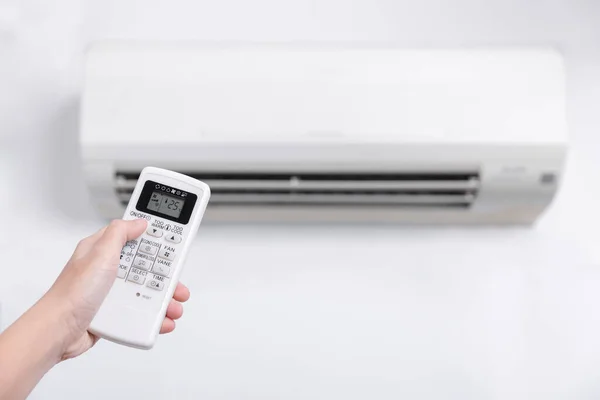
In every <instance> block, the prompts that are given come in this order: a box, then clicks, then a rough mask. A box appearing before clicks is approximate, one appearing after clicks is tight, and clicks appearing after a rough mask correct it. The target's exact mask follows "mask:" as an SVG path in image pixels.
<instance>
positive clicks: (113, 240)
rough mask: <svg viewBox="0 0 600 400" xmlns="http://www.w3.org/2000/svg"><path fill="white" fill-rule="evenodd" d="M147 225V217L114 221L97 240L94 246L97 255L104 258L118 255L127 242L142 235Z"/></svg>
mask: <svg viewBox="0 0 600 400" xmlns="http://www.w3.org/2000/svg"><path fill="white" fill-rule="evenodd" d="M147 225H148V222H147V221H146V220H145V219H135V220H131V221H126V220H114V221H112V222H111V223H110V224H109V225H108V226H107V227H106V230H105V231H104V234H103V235H102V236H101V237H100V238H99V239H98V240H97V241H96V244H95V246H94V250H95V252H96V255H97V256H98V257H99V258H101V259H104V260H106V259H107V258H113V257H117V256H118V255H119V253H120V252H121V249H122V248H123V246H124V245H125V243H127V241H129V240H132V239H135V238H137V237H138V236H140V235H141V234H142V233H143V232H144V230H145V229H146V226H147Z"/></svg>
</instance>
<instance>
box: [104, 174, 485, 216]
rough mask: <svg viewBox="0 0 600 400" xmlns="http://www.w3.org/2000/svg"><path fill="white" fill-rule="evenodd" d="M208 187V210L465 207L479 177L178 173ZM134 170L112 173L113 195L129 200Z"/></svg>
mask: <svg viewBox="0 0 600 400" xmlns="http://www.w3.org/2000/svg"><path fill="white" fill-rule="evenodd" d="M179 172H181V173H183V174H186V175H189V176H191V177H193V178H196V179H199V180H201V181H203V182H205V183H206V184H208V185H209V186H210V188H211V192H212V196H211V201H210V204H209V207H215V206H226V205H247V206H250V205H269V206H285V205H305V206H310V205H318V206H324V205H331V206H336V205H337V206H342V205H346V206H374V205H377V206H382V207H383V206H389V207H453V208H467V207H469V206H471V205H472V204H473V201H474V200H475V198H476V197H477V194H478V191H479V184H480V180H479V173H478V172H436V173H432V172H423V173H418V172H416V173H415V172H410V173H408V172H406V173H325V172H324V173H314V172H310V173H302V172H298V173H272V172H268V173H260V172H247V173H246V172H244V173H239V172H238V173H228V172H196V171H179ZM138 177H139V171H117V172H116V174H115V190H116V193H117V195H118V196H119V199H120V201H121V202H122V203H123V205H126V204H127V203H128V201H129V198H130V196H131V193H132V191H133V188H134V187H135V184H136V182H137V179H138Z"/></svg>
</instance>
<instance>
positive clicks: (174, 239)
mask: <svg viewBox="0 0 600 400" xmlns="http://www.w3.org/2000/svg"><path fill="white" fill-rule="evenodd" d="M166 239H167V241H169V242H172V243H175V244H177V243H181V236H179V235H173V234H170V235H167V236H166Z"/></svg>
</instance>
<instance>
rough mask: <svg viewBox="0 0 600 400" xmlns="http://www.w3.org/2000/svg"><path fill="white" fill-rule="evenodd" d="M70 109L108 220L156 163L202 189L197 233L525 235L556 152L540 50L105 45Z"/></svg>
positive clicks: (559, 107) (554, 91) (557, 104)
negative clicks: (479, 230)
mask: <svg viewBox="0 0 600 400" xmlns="http://www.w3.org/2000/svg"><path fill="white" fill-rule="evenodd" d="M81 111H82V116H81V118H82V119H81V145H82V155H83V161H84V168H85V176H86V179H87V183H88V184H89V187H90V188H91V195H92V198H93V200H94V201H95V204H96V205H97V208H98V210H99V211H100V212H101V213H102V215H104V216H105V217H107V218H118V217H120V216H121V215H122V212H123V209H124V206H125V204H126V203H127V201H128V199H129V196H130V193H131V191H132V190H133V187H134V185H135V183H136V179H137V178H138V175H139V173H140V171H141V170H142V168H144V167H146V166H148V165H151V166H157V167H163V168H169V169H173V170H176V171H179V172H182V173H185V174H188V175H191V176H193V177H195V178H198V179H201V180H203V181H204V182H206V183H207V184H208V185H210V187H211V189H212V198H211V202H210V204H209V206H208V209H207V214H206V220H213V221H214V220H220V221H294V220H295V221H384V222H388V221H389V222H406V223H417V224H419V223H436V224H438V223H440V224H441V223H453V224H473V223H475V224H530V223H532V222H534V221H535V220H536V219H537V218H538V217H539V216H540V214H541V213H542V212H543V211H544V210H545V209H546V208H547V207H548V206H549V205H550V204H551V201H552V199H553V196H554V195H555V193H556V191H557V189H558V187H559V183H560V182H561V176H562V172H563V163H564V159H565V153H566V150H567V127H566V116H565V82H564V67H563V63H562V60H561V57H560V56H559V55H558V54H556V53H555V52H554V51H552V50H547V49H477V50H403V49H395V48H364V47H360V48H355V47H344V46H339V47H335V46H326V45H323V46H317V45H315V46H283V45H248V46H217V45H204V44H202V45H196V44H189V43H188V44H173V43H166V44H147V43H121V42H106V43H99V44H96V45H95V46H93V47H91V48H90V49H89V51H88V53H87V62H86V70H85V86H84V92H83V96H82V110H81Z"/></svg>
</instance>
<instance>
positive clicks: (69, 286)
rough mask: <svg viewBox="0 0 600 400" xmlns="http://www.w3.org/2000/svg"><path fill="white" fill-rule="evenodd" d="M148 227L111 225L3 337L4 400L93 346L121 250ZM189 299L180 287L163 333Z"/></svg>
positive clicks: (0, 388)
mask: <svg viewBox="0 0 600 400" xmlns="http://www.w3.org/2000/svg"><path fill="white" fill-rule="evenodd" d="M146 224H147V223H146V221H145V220H135V221H120V220H119V221H113V222H112V223H111V224H110V225H109V226H107V227H105V228H103V229H101V230H100V231H98V232H96V233H95V234H94V235H92V236H90V237H88V238H86V239H84V240H82V241H81V242H80V243H79V244H78V246H77V248H76V249H75V252H74V253H73V255H72V257H71V259H70V260H69V262H68V263H67V265H66V266H65V268H64V269H63V271H62V272H61V274H60V276H59V277H58V278H57V280H56V281H55V282H54V284H53V285H52V287H51V288H50V289H49V290H48V292H47V293H46V294H45V295H44V296H43V297H42V298H41V299H40V300H39V301H38V302H37V303H36V304H35V305H33V306H32V307H31V308H30V309H29V310H28V311H27V312H26V313H25V314H23V315H22V316H21V317H20V318H19V319H18V320H17V321H15V322H14V323H13V324H12V325H11V326H10V327H9V328H7V329H6V331H4V332H3V333H2V334H1V335H0V399H2V400H3V399H11V400H12V399H25V398H26V397H27V396H28V395H29V394H30V393H31V391H32V390H33V389H34V387H35V386H36V385H37V383H38V382H39V381H40V379H42V378H43V377H44V375H45V374H46V373H47V372H48V371H49V370H50V369H51V368H52V367H53V366H54V365H56V364H57V363H59V362H61V361H64V360H67V359H70V358H73V357H76V356H78V355H80V354H82V353H84V352H85V351H87V350H89V349H90V348H91V347H93V346H94V344H95V343H96V342H97V341H98V338H97V337H96V336H94V335H92V334H91V333H89V332H88V331H87V328H88V326H89V324H90V322H91V321H92V319H93V318H94V315H95V314H96V312H97V311H98V309H99V308H100V305H101V304H102V301H103V300H104V298H105V297H106V295H107V294H108V292H109V290H110V288H111V286H112V284H113V282H114V279H115V278H116V274H117V268H118V265H119V255H120V253H121V248H122V247H123V246H124V245H125V242H127V241H128V240H131V239H133V238H136V237H138V236H139V235H141V234H142V232H143V231H144V230H145V228H146ZM188 298H189V291H188V290H187V288H186V287H185V286H183V285H182V284H179V285H178V286H177V289H176V290H175V293H174V295H173V300H172V301H171V304H170V305H169V307H168V310H167V316H166V318H165V320H164V322H163V325H162V329H161V333H169V332H172V331H173V330H174V329H175V320H176V319H178V318H180V317H181V316H182V314H183V307H182V305H181V304H180V303H181V302H185V301H187V300H188Z"/></svg>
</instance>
